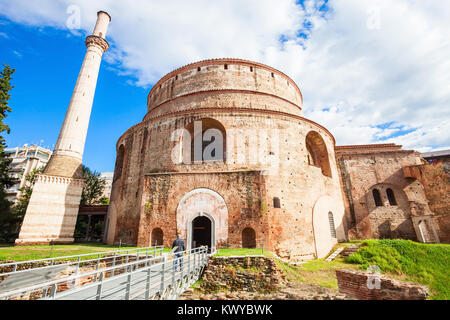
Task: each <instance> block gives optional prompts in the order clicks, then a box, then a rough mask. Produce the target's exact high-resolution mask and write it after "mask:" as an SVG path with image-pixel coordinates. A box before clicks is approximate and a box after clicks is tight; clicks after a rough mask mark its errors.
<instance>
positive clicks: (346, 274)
mask: <svg viewBox="0 0 450 320" xmlns="http://www.w3.org/2000/svg"><path fill="white" fill-rule="evenodd" d="M336 277H337V280H338V287H339V292H341V293H345V294H348V295H350V296H352V297H354V298H356V299H358V300H425V299H426V298H427V296H428V295H429V290H428V288H426V287H424V286H421V285H417V284H414V283H408V282H402V281H398V280H393V279H390V278H388V277H386V276H385V275H374V274H372V273H369V272H363V271H351V270H336ZM375 277H378V279H379V289H377V288H376V286H375V284H376V280H375ZM368 282H370V287H371V288H373V289H369V286H368Z"/></svg>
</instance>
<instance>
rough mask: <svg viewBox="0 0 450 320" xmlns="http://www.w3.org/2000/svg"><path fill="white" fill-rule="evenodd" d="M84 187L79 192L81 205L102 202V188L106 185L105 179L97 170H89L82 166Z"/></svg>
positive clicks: (93, 204)
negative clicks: (81, 191) (80, 192)
mask: <svg viewBox="0 0 450 320" xmlns="http://www.w3.org/2000/svg"><path fill="white" fill-rule="evenodd" d="M82 172H83V179H84V187H83V193H82V194H81V203H80V205H81V206H95V205H100V204H102V203H103V201H104V198H102V195H103V190H104V189H105V186H106V181H105V179H103V178H101V177H100V173H99V172H97V171H93V172H92V171H91V170H90V169H89V168H88V167H86V166H83V167H82Z"/></svg>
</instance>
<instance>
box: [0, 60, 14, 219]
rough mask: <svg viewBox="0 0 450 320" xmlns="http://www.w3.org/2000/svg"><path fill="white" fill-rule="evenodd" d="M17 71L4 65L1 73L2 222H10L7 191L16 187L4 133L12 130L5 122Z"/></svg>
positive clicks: (0, 163)
mask: <svg viewBox="0 0 450 320" xmlns="http://www.w3.org/2000/svg"><path fill="white" fill-rule="evenodd" d="M15 71H16V70H15V69H11V68H10V67H9V66H8V65H4V68H3V71H2V72H0V220H3V219H6V220H8V218H9V215H10V213H11V205H12V202H10V201H8V199H6V189H7V188H10V187H12V186H13V185H14V179H13V178H11V177H10V176H9V173H8V172H9V168H10V165H11V161H12V160H11V159H10V158H9V157H8V156H7V154H6V153H5V148H6V142H5V139H4V137H3V132H6V133H7V134H9V133H10V129H9V126H8V125H7V124H5V123H3V120H4V119H5V118H6V116H7V113H8V112H11V107H10V106H9V105H8V101H9V99H10V98H11V95H10V94H9V92H10V91H11V89H13V88H14V87H13V86H12V85H11V80H12V74H13V73H14V72H15Z"/></svg>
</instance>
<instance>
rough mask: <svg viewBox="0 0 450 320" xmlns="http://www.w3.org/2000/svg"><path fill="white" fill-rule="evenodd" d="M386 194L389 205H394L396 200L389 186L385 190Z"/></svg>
mask: <svg viewBox="0 0 450 320" xmlns="http://www.w3.org/2000/svg"><path fill="white" fill-rule="evenodd" d="M386 194H387V196H388V199H389V204H390V205H391V206H396V205H397V200H395V195H394V191H392V189H391V188H388V189H387V190H386Z"/></svg>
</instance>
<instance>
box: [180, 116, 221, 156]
mask: <svg viewBox="0 0 450 320" xmlns="http://www.w3.org/2000/svg"><path fill="white" fill-rule="evenodd" d="M196 122H197V123H200V122H201V132H196V130H195V123H196ZM185 129H186V130H187V131H188V132H189V134H190V138H191V141H190V143H189V144H183V147H184V148H188V147H190V150H188V152H189V153H190V160H191V162H193V161H194V146H195V144H194V142H195V141H196V139H199V140H198V143H202V155H203V152H204V151H205V149H206V148H208V146H209V145H210V144H212V143H213V142H214V143H215V145H216V146H218V148H216V150H215V152H216V155H215V156H216V157H217V158H218V159H217V160H218V161H226V150H227V131H226V129H225V127H224V125H223V124H222V123H221V122H220V121H219V120H217V119H213V118H200V119H196V120H194V121H192V122H190V123H189V124H188V125H186V127H185ZM220 136H221V138H222V139H221V140H219V141H216V139H218V138H220ZM203 140H205V141H203ZM217 152H219V153H221V156H220V155H218V154H217ZM185 153H186V150H183V154H185ZM205 160H211V159H208V158H206V159H204V158H203V156H202V161H205Z"/></svg>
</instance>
